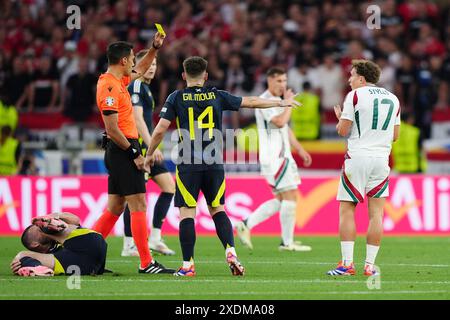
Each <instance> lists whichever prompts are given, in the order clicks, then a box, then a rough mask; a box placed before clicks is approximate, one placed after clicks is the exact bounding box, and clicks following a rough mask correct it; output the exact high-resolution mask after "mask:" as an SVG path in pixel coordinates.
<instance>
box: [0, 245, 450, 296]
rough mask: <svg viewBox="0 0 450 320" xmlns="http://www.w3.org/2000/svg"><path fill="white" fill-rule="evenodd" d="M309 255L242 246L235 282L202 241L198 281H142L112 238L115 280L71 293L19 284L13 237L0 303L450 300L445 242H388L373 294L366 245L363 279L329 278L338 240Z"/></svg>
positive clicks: (358, 255)
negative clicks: (14, 267)
mask: <svg viewBox="0 0 450 320" xmlns="http://www.w3.org/2000/svg"><path fill="white" fill-rule="evenodd" d="M300 239H301V240H302V241H303V242H304V243H305V244H309V245H311V246H312V247H313V251H312V252H305V253H303V252H279V251H278V243H279V239H278V237H254V239H253V241H254V246H255V249H254V250H253V251H248V250H246V249H245V248H243V247H242V246H240V245H239V244H238V245H237V250H238V254H239V257H240V259H241V261H242V263H243V264H244V266H245V267H246V275H245V276H244V277H233V276H231V273H230V271H229V269H228V266H227V265H226V264H225V262H224V260H225V259H224V252H223V249H222V247H221V245H220V242H219V240H218V239H217V238H216V237H212V236H211V237H198V238H197V244H196V269H197V277H195V278H176V277H173V276H171V275H138V273H137V266H138V259H137V258H123V257H121V256H120V251H121V248H122V247H121V245H122V241H121V238H109V239H108V244H109V250H108V260H107V268H109V269H111V270H113V271H114V272H115V273H114V274H106V275H103V276H97V277H93V276H83V277H81V283H80V289H72V290H70V289H68V287H67V280H68V278H69V277H65V276H57V277H51V278H20V277H17V276H13V275H12V274H11V271H10V269H9V263H10V261H11V259H12V258H13V256H14V255H15V254H16V253H17V252H18V251H19V250H22V249H21V244H20V240H19V239H18V238H16V237H2V238H0V246H1V248H2V249H1V250H0V300H4V299H46V300H53V299H133V300H134V299H151V300H155V299H165V300H178V299H182V300H186V299H207V300H214V299H222V300H223V299H264V300H272V299H288V300H293V299H450V255H449V254H448V248H449V246H450V238H448V237H386V238H384V239H383V243H382V247H381V250H380V253H379V256H378V259H377V264H378V265H379V266H380V268H381V278H380V285H381V288H380V289H372V290H370V289H368V286H367V282H366V281H367V277H364V276H363V275H362V267H363V261H364V257H365V242H364V239H363V238H358V240H357V243H356V245H355V263H356V267H357V272H358V274H357V275H356V276H352V277H329V276H326V275H325V272H326V271H327V270H329V269H330V268H332V267H334V266H335V263H336V262H337V260H338V259H339V256H340V248H339V241H338V239H337V237H304V238H300ZM166 242H167V243H168V244H169V245H170V246H171V247H173V248H175V249H177V255H175V256H173V257H166V256H156V258H157V260H158V261H160V262H161V263H163V264H165V265H166V266H169V267H173V268H178V267H179V266H180V263H181V262H180V261H181V254H180V249H179V245H178V237H166Z"/></svg>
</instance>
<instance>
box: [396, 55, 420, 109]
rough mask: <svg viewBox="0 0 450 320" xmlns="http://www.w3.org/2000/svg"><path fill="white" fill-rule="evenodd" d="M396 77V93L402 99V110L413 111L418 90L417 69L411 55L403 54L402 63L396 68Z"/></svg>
mask: <svg viewBox="0 0 450 320" xmlns="http://www.w3.org/2000/svg"><path fill="white" fill-rule="evenodd" d="M395 78H396V84H395V87H396V89H395V95H396V96H397V97H398V99H399V100H400V105H401V106H402V110H404V111H407V112H412V107H413V103H414V97H415V90H416V70H415V66H414V64H413V61H412V59H411V57H410V56H409V55H407V54H405V55H403V57H402V60H401V65H400V67H399V68H397V70H396V73H395Z"/></svg>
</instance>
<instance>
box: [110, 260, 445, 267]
mask: <svg viewBox="0 0 450 320" xmlns="http://www.w3.org/2000/svg"><path fill="white" fill-rule="evenodd" d="M106 261H107V263H108V262H111V263H134V262H135V261H133V260H124V259H117V260H116V259H108V260H106ZM164 262H165V263H181V262H180V260H167V261H164ZM195 263H196V264H225V261H212V260H209V261H201V260H196V261H195ZM245 264H276V262H273V261H267V260H261V261H258V260H255V259H252V260H249V261H246V262H245ZM280 264H306V265H308V264H310V265H335V264H336V262H314V261H283V262H280ZM381 265H382V266H401V267H430V268H448V267H450V264H415V263H382V264H381Z"/></svg>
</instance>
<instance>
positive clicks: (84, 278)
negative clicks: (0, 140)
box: [0, 276, 450, 285]
mask: <svg viewBox="0 0 450 320" xmlns="http://www.w3.org/2000/svg"><path fill="white" fill-rule="evenodd" d="M28 279H31V278H10V279H8V278H5V279H2V278H0V281H5V282H8V281H15V282H17V281H19V282H20V281H23V282H24V283H25V282H26V283H29V282H27V280H28ZM35 279H36V280H37V281H43V282H60V283H62V282H65V281H66V279H67V278H66V277H60V279H55V278H46V277H45V278H44V277H42V278H33V280H35ZM189 280H191V279H189ZM81 281H86V282H87V283H89V282H105V281H107V282H108V283H111V282H144V283H145V282H149V283H152V282H164V283H168V282H170V283H177V284H180V283H189V284H202V283H205V282H207V283H229V282H230V280H229V279H198V278H197V279H192V281H187V280H183V278H176V279H173V278H167V279H111V278H103V279H90V278H89V276H85V277H82V278H81ZM381 281H382V283H385V284H441V285H446V284H448V285H450V281H390V280H381ZM237 283H269V284H270V283H309V284H314V283H330V284H331V283H339V284H345V283H349V284H350V283H352V284H354V283H360V284H365V283H366V280H350V279H348V280H336V279H335V278H332V277H330V278H329V279H328V280H327V279H313V280H301V279H298V280H295V279H292V280H288V279H286V280H264V279H262V280H256V279H254V280H253V279H236V280H235V281H234V282H233V285H236V284H237Z"/></svg>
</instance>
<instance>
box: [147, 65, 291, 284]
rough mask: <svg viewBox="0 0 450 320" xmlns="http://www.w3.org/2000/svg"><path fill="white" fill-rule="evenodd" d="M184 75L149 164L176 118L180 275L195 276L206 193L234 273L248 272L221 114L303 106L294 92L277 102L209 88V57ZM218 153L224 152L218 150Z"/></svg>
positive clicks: (163, 112)
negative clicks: (228, 204) (231, 204)
mask: <svg viewBox="0 0 450 320" xmlns="http://www.w3.org/2000/svg"><path fill="white" fill-rule="evenodd" d="M183 69H184V72H183V79H184V80H186V83H187V87H186V88H184V89H182V90H177V91H175V92H173V93H171V94H170V95H169V97H168V98H167V100H166V103H165V104H164V106H163V108H162V109H161V119H160V120H159V123H158V125H157V126H156V128H155V130H154V132H153V135H152V139H151V142H150V145H149V148H148V151H147V156H146V161H145V163H146V166H147V168H148V166H149V165H151V164H152V162H153V161H154V156H153V152H154V151H155V149H156V147H157V146H158V144H159V143H160V142H161V140H162V138H163V135H164V133H165V132H166V131H167V129H168V128H169V125H170V123H171V121H172V120H175V121H176V123H177V127H178V133H179V145H181V148H180V149H179V154H178V155H177V159H175V162H176V163H177V170H176V190H175V206H176V207H179V208H180V216H181V221H180V230H179V235H180V244H181V251H182V253H183V266H182V267H181V268H180V269H179V270H178V272H176V273H175V275H177V276H194V275H195V267H194V245H195V238H196V236H195V223H194V218H195V214H196V207H197V198H198V195H199V192H200V191H202V192H203V195H204V196H205V199H206V203H207V204H208V209H209V213H210V214H211V216H212V220H213V221H214V225H215V227H216V232H217V235H218V237H219V239H220V241H221V242H222V245H223V247H224V249H225V256H226V262H227V263H228V266H229V268H230V270H231V272H232V274H233V275H243V274H244V267H243V266H242V264H241V263H240V262H239V260H238V259H237V254H236V250H235V248H234V236H233V228H232V226H231V222H230V219H229V218H228V216H227V214H226V213H225V209H224V204H225V176H224V168H223V158H222V156H221V152H222V148H223V145H222V141H223V139H222V132H221V129H222V113H223V111H225V110H230V111H238V110H239V108H240V107H244V108H270V107H273V106H274V104H275V106H278V107H290V106H293V105H298V103H297V102H296V101H295V100H294V99H293V94H291V96H289V97H285V98H286V99H285V100H277V101H273V100H270V99H262V98H259V97H237V96H234V95H232V94H230V93H228V92H226V91H223V90H217V89H216V88H206V87H204V84H205V81H206V80H207V79H208V73H207V72H206V70H207V61H206V60H205V59H203V58H201V57H189V58H187V59H186V60H185V61H184V62H183ZM216 153H219V154H216Z"/></svg>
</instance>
